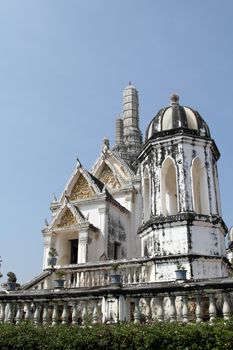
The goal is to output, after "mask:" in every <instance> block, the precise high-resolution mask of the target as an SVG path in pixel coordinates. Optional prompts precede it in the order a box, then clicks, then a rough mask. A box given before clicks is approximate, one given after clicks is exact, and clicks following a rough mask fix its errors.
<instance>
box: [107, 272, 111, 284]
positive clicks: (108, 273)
mask: <svg viewBox="0 0 233 350" xmlns="http://www.w3.org/2000/svg"><path fill="white" fill-rule="evenodd" d="M110 272H111V270H108V271H107V279H106V284H110Z"/></svg>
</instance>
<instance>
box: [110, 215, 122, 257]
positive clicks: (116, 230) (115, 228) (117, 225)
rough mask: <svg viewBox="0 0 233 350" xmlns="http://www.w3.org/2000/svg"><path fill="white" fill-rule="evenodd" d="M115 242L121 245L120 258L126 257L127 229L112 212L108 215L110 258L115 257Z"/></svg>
mask: <svg viewBox="0 0 233 350" xmlns="http://www.w3.org/2000/svg"><path fill="white" fill-rule="evenodd" d="M115 244H118V245H119V257H118V258H119V259H124V258H126V231H125V228H124V226H123V224H122V222H121V221H120V219H118V220H116V219H115V218H113V217H112V216H111V215H110V214H109V215H108V247H107V254H108V258H109V259H114V258H115V257H114V254H115Z"/></svg>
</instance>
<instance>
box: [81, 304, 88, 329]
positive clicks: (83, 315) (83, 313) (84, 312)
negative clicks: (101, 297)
mask: <svg viewBox="0 0 233 350" xmlns="http://www.w3.org/2000/svg"><path fill="white" fill-rule="evenodd" d="M87 321H88V312H87V302H86V301H85V302H84V303H83V310H82V325H84V324H86V323H87Z"/></svg>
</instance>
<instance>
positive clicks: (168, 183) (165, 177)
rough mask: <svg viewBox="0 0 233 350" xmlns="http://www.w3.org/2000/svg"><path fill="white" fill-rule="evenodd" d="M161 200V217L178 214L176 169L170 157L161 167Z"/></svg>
mask: <svg viewBox="0 0 233 350" xmlns="http://www.w3.org/2000/svg"><path fill="white" fill-rule="evenodd" d="M161 199H162V213H163V215H165V216H167V215H176V214H177V213H178V204H177V178H176V168H175V164H174V162H173V160H172V159H171V158H170V157H168V158H167V159H166V160H165V161H164V163H163V166H162V173H161Z"/></svg>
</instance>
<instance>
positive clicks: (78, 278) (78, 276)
mask: <svg viewBox="0 0 233 350" xmlns="http://www.w3.org/2000/svg"><path fill="white" fill-rule="evenodd" d="M76 287H77V288H78V287H80V273H79V272H77V275H76Z"/></svg>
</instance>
